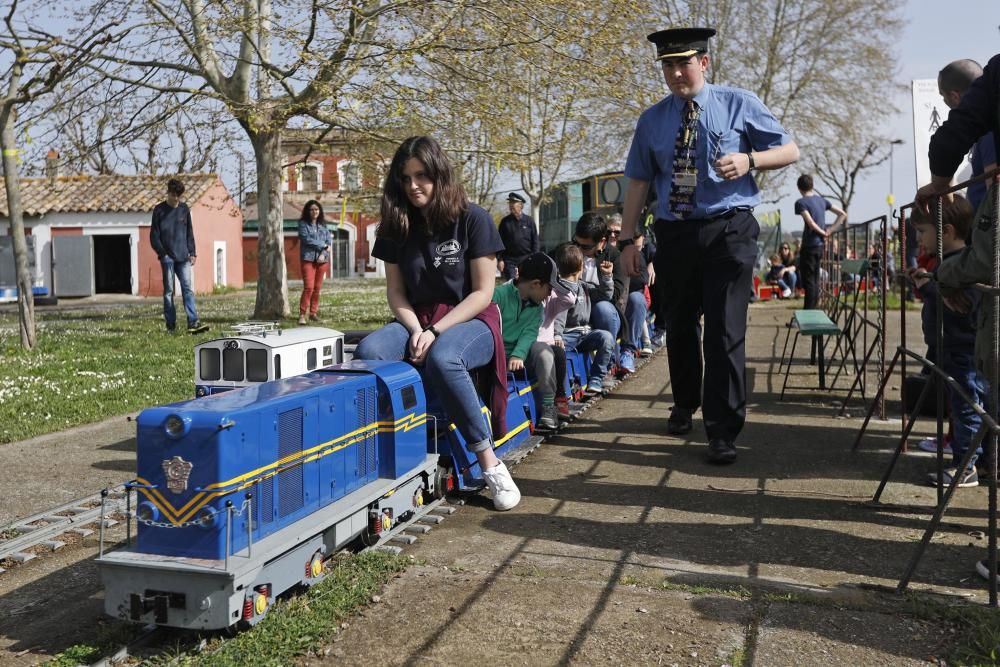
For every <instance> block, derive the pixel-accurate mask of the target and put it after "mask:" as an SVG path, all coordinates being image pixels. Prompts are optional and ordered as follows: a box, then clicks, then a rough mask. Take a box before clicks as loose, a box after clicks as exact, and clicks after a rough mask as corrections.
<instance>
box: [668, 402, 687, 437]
mask: <svg viewBox="0 0 1000 667" xmlns="http://www.w3.org/2000/svg"><path fill="white" fill-rule="evenodd" d="M691 412H692V411H691V410H688V409H687V408H682V407H680V406H677V405H675V406H674V407H672V408H670V419H668V420H667V433H669V434H670V435H684V434H685V433H688V432H690V431H691V427H692V424H691Z"/></svg>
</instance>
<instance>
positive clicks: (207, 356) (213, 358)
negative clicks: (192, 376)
mask: <svg viewBox="0 0 1000 667" xmlns="http://www.w3.org/2000/svg"><path fill="white" fill-rule="evenodd" d="M198 367H199V370H200V373H199V374H200V375H201V379H202V380H208V381H211V380H218V379H219V378H221V377H222V361H221V355H220V354H219V351H218V350H217V349H215V348H214V347H203V348H201V349H200V350H198Z"/></svg>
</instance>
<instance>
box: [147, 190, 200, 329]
mask: <svg viewBox="0 0 1000 667" xmlns="http://www.w3.org/2000/svg"><path fill="white" fill-rule="evenodd" d="M183 194H184V184H183V183H182V182H181V181H179V180H178V179H176V178H171V179H170V180H169V181H167V199H166V201H162V202H160V203H159V204H157V205H156V208H154V209H153V223H152V227H151V228H150V230H149V242H150V244H151V245H152V246H153V250H155V251H156V256H157V257H158V258H159V259H160V268H161V269H162V270H163V319H164V320H165V321H166V324H167V331H169V332H171V333H173V331H174V330H175V329H176V327H177V310H176V309H175V307H174V276H177V280H178V281H180V284H181V295H182V296H183V298H184V311H185V313H186V314H187V331H188V333H190V334H198V333H202V332H203V331H208V325H207V324H202V323H201V322H199V321H198V310H197V308H196V306H195V303H194V289H193V287H192V282H193V275H192V271H191V268H192V267H193V266H194V263H195V259H196V258H197V257H196V252H195V246H194V228H193V226H192V223H191V209H189V208H188V206H187V204H185V203H184V202H182V201H181V195H183Z"/></svg>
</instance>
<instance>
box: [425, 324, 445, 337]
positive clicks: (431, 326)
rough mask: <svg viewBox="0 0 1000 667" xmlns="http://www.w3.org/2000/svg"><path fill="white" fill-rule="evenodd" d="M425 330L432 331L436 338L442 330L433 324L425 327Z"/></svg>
mask: <svg viewBox="0 0 1000 667" xmlns="http://www.w3.org/2000/svg"><path fill="white" fill-rule="evenodd" d="M424 331H430V332H431V333H432V334H434V337H435V338H437V337H438V336H440V335H441V332H440V331H438V330H437V329H435V328H434V325H433V324H432V325H430V326H429V327H427V328H425V329H424Z"/></svg>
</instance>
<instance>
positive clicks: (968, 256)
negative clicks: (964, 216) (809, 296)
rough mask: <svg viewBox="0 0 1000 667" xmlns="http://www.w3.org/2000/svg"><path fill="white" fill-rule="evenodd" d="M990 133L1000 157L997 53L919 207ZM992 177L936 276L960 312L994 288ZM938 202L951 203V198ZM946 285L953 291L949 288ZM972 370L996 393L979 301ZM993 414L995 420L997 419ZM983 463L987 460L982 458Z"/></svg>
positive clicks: (937, 140) (946, 131) (920, 194)
mask: <svg viewBox="0 0 1000 667" xmlns="http://www.w3.org/2000/svg"><path fill="white" fill-rule="evenodd" d="M989 132H993V141H994V147H995V148H997V154H1000V144H998V143H997V142H998V140H1000V54H998V55H995V56H993V57H992V58H991V59H990V61H989V63H987V64H986V68H985V69H984V70H983V75H982V76H981V77H979V78H978V79H976V80H975V81H974V82H973V84H972V85H971V86H970V87H969V89H968V90H967V91H966V93H965V94H964V96H963V97H962V100H961V102H960V103H959V104H958V106H956V107H955V108H953V109H952V110H951V113H949V114H948V120H946V121H945V122H944V123H943V124H942V125H941V127H939V128H938V130H937V132H935V133H934V136H932V137H931V142H930V149H929V150H928V155H929V157H930V168H931V182H930V183H928V184H927V185H925V186H923V187H922V188H920V189H919V190H918V191H917V204H918V205H919V206H920V207H921V208H922V209H923V210H924V211H928V210H930V208H931V207H932V206H933V204H934V198H935V197H936V196H938V195H942V193H944V192H945V191H946V190H948V189H949V187H950V185H951V179H952V177H953V176H954V175H955V170H956V169H958V165H959V164H960V163H961V161H962V158H963V157H964V156H965V155H966V154H967V153H968V152H969V149H970V148H972V146H973V145H974V144H975V143H976V142H977V141H978V140H979V138H980V137H982V136H983V135H985V134H988V133H989ZM996 188H997V183H996V177H995V176H991V177H990V187H989V192H988V193H987V195H986V198H985V199H984V200H983V203H982V204H981V205H980V207H979V210H978V211H976V217H975V220H974V221H973V229H972V242H971V244H970V245H968V246H967V247H966V248H965V249H964V250H962V251H961V252H960V253H958V254H957V255H954V256H952V257H949V258H948V259H946V260H945V261H943V262H942V263H941V266H940V268H939V269H938V271H937V276H938V281H939V283H940V284H941V294H942V297H943V298H944V301H945V305H946V306H947V307H948V308H951V309H952V310H956V311H958V312H963V309H964V311H965V312H967V311H968V308H969V305H968V303H966V300H965V299H964V298H963V297H962V296H961V290H959V289H954V287H957V286H960V285H969V284H973V283H987V284H991V285H992V284H993V260H994V257H993V252H994V251H993V238H994V233H995V232H994V227H995V224H996V215H997V211H996V208H995V201H996ZM942 197H943V198H944V199H946V200H947V201H949V202H950V201H951V199H952V197H951V195H950V194H943V195H942ZM946 286H953V287H952V288H951V289H949V288H946ZM977 322H978V328H977V330H976V346H975V350H976V368H977V370H978V371H979V372H980V374H981V375H982V377H984V378H985V379H986V380H987V382H989V384H990V386H991V391H996V390H997V378H996V376H995V375H996V374H995V373H993V372H992V371H993V369H992V368H991V356H992V351H993V339H992V335H993V327H992V322H993V299H990V298H988V299H982V301H981V310H980V314H979V317H978V318H977ZM995 416H996V415H994V417H995ZM984 458H986V457H984ZM980 463H981V464H983V463H985V465H986V467H987V469H988V470H990V471H992V470H993V464H992V462H987V461H983V460H982V459H981V460H980ZM976 571H977V572H978V573H979V574H980V575H981V576H982V577H984V578H985V579H987V580H988V579H989V577H990V568H989V564H988V562H987V560H981V561H979V562H978V563H977V564H976Z"/></svg>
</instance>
